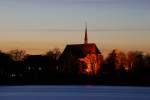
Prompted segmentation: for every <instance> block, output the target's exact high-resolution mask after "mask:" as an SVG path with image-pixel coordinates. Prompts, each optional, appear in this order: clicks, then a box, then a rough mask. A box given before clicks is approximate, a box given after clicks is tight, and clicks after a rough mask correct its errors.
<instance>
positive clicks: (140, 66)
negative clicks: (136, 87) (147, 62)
mask: <svg viewBox="0 0 150 100" xmlns="http://www.w3.org/2000/svg"><path fill="white" fill-rule="evenodd" d="M128 61H129V68H130V69H131V76H132V78H133V79H134V80H139V79H141V78H142V76H143V73H144V72H143V70H144V55H143V52H140V51H135V52H128Z"/></svg>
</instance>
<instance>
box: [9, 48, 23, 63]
mask: <svg viewBox="0 0 150 100" xmlns="http://www.w3.org/2000/svg"><path fill="white" fill-rule="evenodd" d="M9 54H10V55H11V57H12V59H13V60H14V61H21V60H23V58H24V57H25V55H26V52H25V50H18V49H15V50H11V51H10V52H9Z"/></svg>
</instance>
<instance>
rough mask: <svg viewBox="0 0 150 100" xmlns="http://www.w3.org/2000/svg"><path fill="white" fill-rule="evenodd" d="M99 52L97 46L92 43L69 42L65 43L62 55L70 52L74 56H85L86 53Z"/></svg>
mask: <svg viewBox="0 0 150 100" xmlns="http://www.w3.org/2000/svg"><path fill="white" fill-rule="evenodd" d="M92 53H93V54H100V51H99V50H98V48H97V46H96V45H95V44H94V43H87V44H71V45H67V46H66V48H65V50H64V52H63V54H62V56H63V55H66V54H71V55H72V56H74V57H76V58H82V57H85V56H86V55H87V54H92Z"/></svg>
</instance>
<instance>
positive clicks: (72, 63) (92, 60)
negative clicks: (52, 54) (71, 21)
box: [60, 28, 103, 75]
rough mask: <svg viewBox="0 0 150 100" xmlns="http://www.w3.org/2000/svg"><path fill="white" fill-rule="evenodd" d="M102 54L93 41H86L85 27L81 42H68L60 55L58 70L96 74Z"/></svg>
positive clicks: (70, 72)
mask: <svg viewBox="0 0 150 100" xmlns="http://www.w3.org/2000/svg"><path fill="white" fill-rule="evenodd" d="M102 61H103V56H102V54H101V52H100V51H99V49H98V48H97V46H96V44H95V43H88V36H87V28H86V29H85V38H84V43H83V44H69V45H67V46H66V48H65V49H64V51H63V53H62V55H61V56H60V70H61V72H63V73H65V74H85V75H96V74H97V73H98V71H99V70H100V67H101V63H102Z"/></svg>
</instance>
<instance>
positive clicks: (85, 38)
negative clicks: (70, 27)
mask: <svg viewBox="0 0 150 100" xmlns="http://www.w3.org/2000/svg"><path fill="white" fill-rule="evenodd" d="M87 43H88V36H87V24H86V27H85V37H84V44H87Z"/></svg>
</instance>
